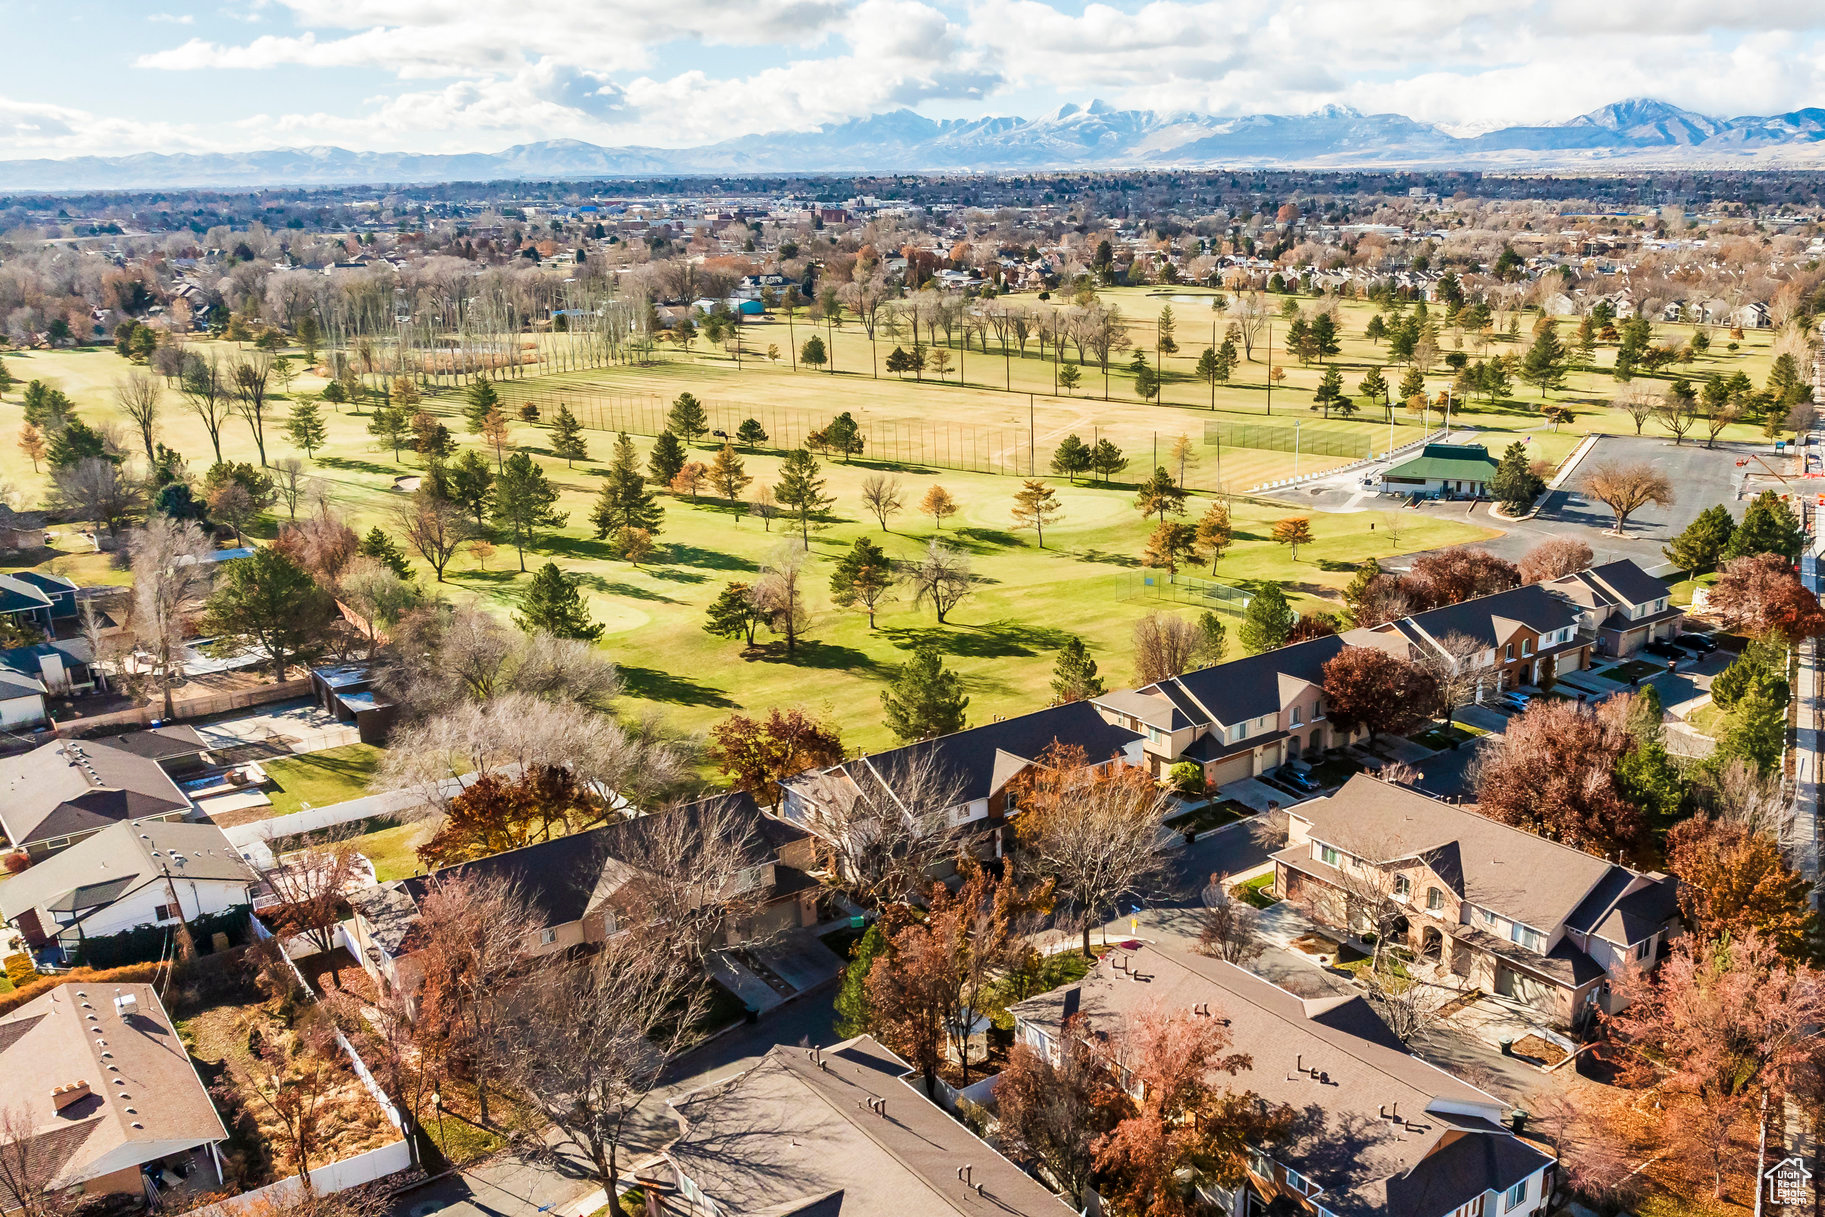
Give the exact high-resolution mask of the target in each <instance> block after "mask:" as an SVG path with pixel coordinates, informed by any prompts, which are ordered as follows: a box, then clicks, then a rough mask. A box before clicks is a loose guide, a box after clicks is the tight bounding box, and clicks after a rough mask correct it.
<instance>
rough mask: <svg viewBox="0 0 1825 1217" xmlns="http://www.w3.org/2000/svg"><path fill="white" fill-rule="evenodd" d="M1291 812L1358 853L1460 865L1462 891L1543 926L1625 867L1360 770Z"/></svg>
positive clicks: (1319, 834)
mask: <svg viewBox="0 0 1825 1217" xmlns="http://www.w3.org/2000/svg"><path fill="white" fill-rule="evenodd" d="M1290 814H1292V815H1293V816H1295V817H1297V818H1299V819H1302V820H1305V821H1307V822H1308V823H1309V824H1310V825H1311V829H1310V835H1311V836H1312V837H1313V838H1315V839H1317V840H1320V841H1324V842H1326V843H1328V844H1332V845H1336V846H1337V847H1339V848H1340V849H1344V850H1347V851H1349V852H1351V853H1353V854H1356V855H1358V856H1359V857H1366V858H1370V859H1371V860H1373V861H1378V862H1387V861H1392V860H1394V859H1396V858H1404V857H1420V856H1422V855H1424V856H1426V857H1427V858H1428V859H1432V858H1438V859H1440V861H1441V864H1442V866H1444V865H1452V866H1455V868H1456V869H1457V870H1458V872H1459V876H1460V877H1459V880H1458V882H1459V885H1460V888H1461V893H1460V894H1461V895H1462V896H1463V897H1464V899H1466V900H1468V901H1470V902H1471V903H1473V904H1476V905H1480V906H1482V907H1484V908H1489V909H1493V910H1495V911H1496V912H1498V913H1501V914H1503V915H1504V916H1507V917H1511V918H1513V919H1514V920H1517V921H1521V922H1523V923H1525V924H1527V925H1530V926H1532V927H1534V928H1535V929H1538V930H1541V931H1544V932H1547V933H1550V932H1552V930H1554V929H1556V928H1557V927H1558V926H1559V925H1561V924H1562V923H1565V922H1567V921H1570V920H1571V919H1572V916H1573V914H1574V913H1575V912H1576V911H1577V910H1578V909H1579V908H1580V906H1582V905H1583V904H1584V901H1585V899H1586V898H1587V897H1589V896H1590V895H1591V893H1592V892H1593V891H1595V890H1596V889H1597V887H1598V886H1599V885H1600V884H1603V883H1605V882H1614V875H1615V874H1616V872H1621V873H1622V874H1623V875H1628V874H1629V873H1630V872H1629V871H1628V870H1627V868H1625V867H1620V866H1617V865H1615V864H1614V863H1611V862H1608V861H1606V860H1605V859H1603V858H1599V857H1595V856H1593V855H1591V854H1587V853H1585V852H1584V851H1583V850H1579V849H1573V848H1572V847H1571V846H1569V845H1561V844H1560V843H1558V842H1557V841H1548V840H1547V839H1546V838H1544V837H1539V836H1535V835H1534V834H1533V833H1530V832H1526V831H1524V830H1522V829H1519V828H1511V827H1509V826H1508V825H1506V824H1499V823H1497V822H1496V821H1494V820H1491V819H1489V818H1488V817H1487V816H1482V815H1478V814H1477V813H1476V812H1474V811H1470V810H1467V809H1465V808H1463V807H1454V806H1452V805H1451V804H1449V803H1442V802H1440V801H1439V800H1437V799H1434V798H1431V797H1429V796H1427V795H1424V794H1421V793H1419V792H1418V791H1414V790H1409V789H1407V788H1405V787H1402V786H1395V785H1392V784H1390V783H1388V782H1383V781H1381V780H1380V779H1378V778H1374V777H1371V776H1369V775H1368V774H1363V773H1359V774H1357V775H1356V776H1354V777H1352V778H1351V779H1350V780H1349V781H1348V782H1347V783H1345V784H1344V786H1343V788H1342V789H1340V790H1338V791H1337V792H1336V793H1335V794H1332V795H1329V796H1327V797H1325V798H1320V799H1312V800H1310V801H1308V802H1305V803H1301V804H1299V806H1298V807H1297V808H1295V809H1294V810H1293V811H1292V812H1291V813H1290ZM1447 850H1450V851H1451V852H1441V851H1447ZM1446 877H1447V878H1449V875H1447V876H1446Z"/></svg>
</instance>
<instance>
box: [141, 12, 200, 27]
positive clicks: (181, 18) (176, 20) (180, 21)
mask: <svg viewBox="0 0 1825 1217" xmlns="http://www.w3.org/2000/svg"><path fill="white" fill-rule="evenodd" d="M146 20H147V21H151V22H155V23H162V24H165V25H195V24H196V18H195V17H194V16H193V15H191V14H190V13H149V14H147V16H146Z"/></svg>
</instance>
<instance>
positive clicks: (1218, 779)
mask: <svg viewBox="0 0 1825 1217" xmlns="http://www.w3.org/2000/svg"><path fill="white" fill-rule="evenodd" d="M1206 773H1207V775H1208V776H1207V777H1206V778H1205V779H1204V780H1205V781H1207V782H1209V783H1210V784H1211V785H1212V786H1225V785H1228V784H1229V783H1230V782H1239V781H1241V780H1242V779H1243V778H1248V777H1253V776H1255V757H1254V754H1253V753H1250V752H1244V753H1243V754H1242V755H1241V756H1232V757H1230V758H1229V759H1227V760H1223V761H1218V762H1217V763H1216V764H1215V765H1213V766H1211V767H1210V768H1209V769H1208V770H1206Z"/></svg>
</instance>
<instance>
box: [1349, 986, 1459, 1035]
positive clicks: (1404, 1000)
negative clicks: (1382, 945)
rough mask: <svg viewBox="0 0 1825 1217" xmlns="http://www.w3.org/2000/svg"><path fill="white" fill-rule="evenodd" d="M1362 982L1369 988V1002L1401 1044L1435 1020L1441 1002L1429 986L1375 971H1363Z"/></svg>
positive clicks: (1435, 991) (1436, 993)
mask: <svg viewBox="0 0 1825 1217" xmlns="http://www.w3.org/2000/svg"><path fill="white" fill-rule="evenodd" d="M1363 982H1364V983H1365V984H1367V985H1368V987H1369V992H1368V994H1367V996H1368V999H1369V1004H1370V1005H1371V1006H1373V1007H1375V1013H1377V1014H1379V1015H1381V1021H1382V1022H1384V1023H1386V1024H1388V1030H1390V1031H1392V1032H1393V1033H1394V1034H1395V1036H1396V1037H1397V1038H1399V1040H1400V1041H1401V1042H1402V1043H1403V1044H1411V1043H1412V1042H1413V1041H1414V1040H1416V1039H1418V1038H1419V1037H1420V1036H1422V1035H1424V1034H1425V1032H1426V1030H1427V1029H1428V1028H1429V1027H1431V1026H1433V1025H1434V1024H1435V1023H1437V1022H1438V1021H1439V1017H1440V1016H1439V1009H1440V1007H1441V1005H1442V1004H1443V1003H1442V1002H1441V1001H1440V995H1439V993H1438V992H1437V990H1435V989H1434V988H1433V987H1432V986H1431V985H1428V984H1425V983H1424V982H1422V981H1418V980H1415V979H1413V978H1412V977H1409V976H1398V975H1395V974H1394V973H1393V972H1379V971H1369V972H1365V973H1364V974H1363Z"/></svg>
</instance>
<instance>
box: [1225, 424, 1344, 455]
mask: <svg viewBox="0 0 1825 1217" xmlns="http://www.w3.org/2000/svg"><path fill="white" fill-rule="evenodd" d="M1204 443H1205V444H1206V445H1209V446H1213V447H1223V448H1260V449H1263V450H1265V451H1268V452H1302V453H1305V454H1307V455H1310V456H1335V457H1342V458H1343V459H1345V460H1351V461H1359V460H1361V459H1363V458H1364V457H1366V456H1368V455H1369V437H1368V436H1367V435H1351V434H1347V433H1342V432H1337V431H1319V430H1314V429H1308V428H1303V427H1287V426H1283V425H1281V424H1278V423H1234V422H1225V421H1222V420H1217V419H1213V420H1211V421H1209V422H1206V423H1205V424H1204Z"/></svg>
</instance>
